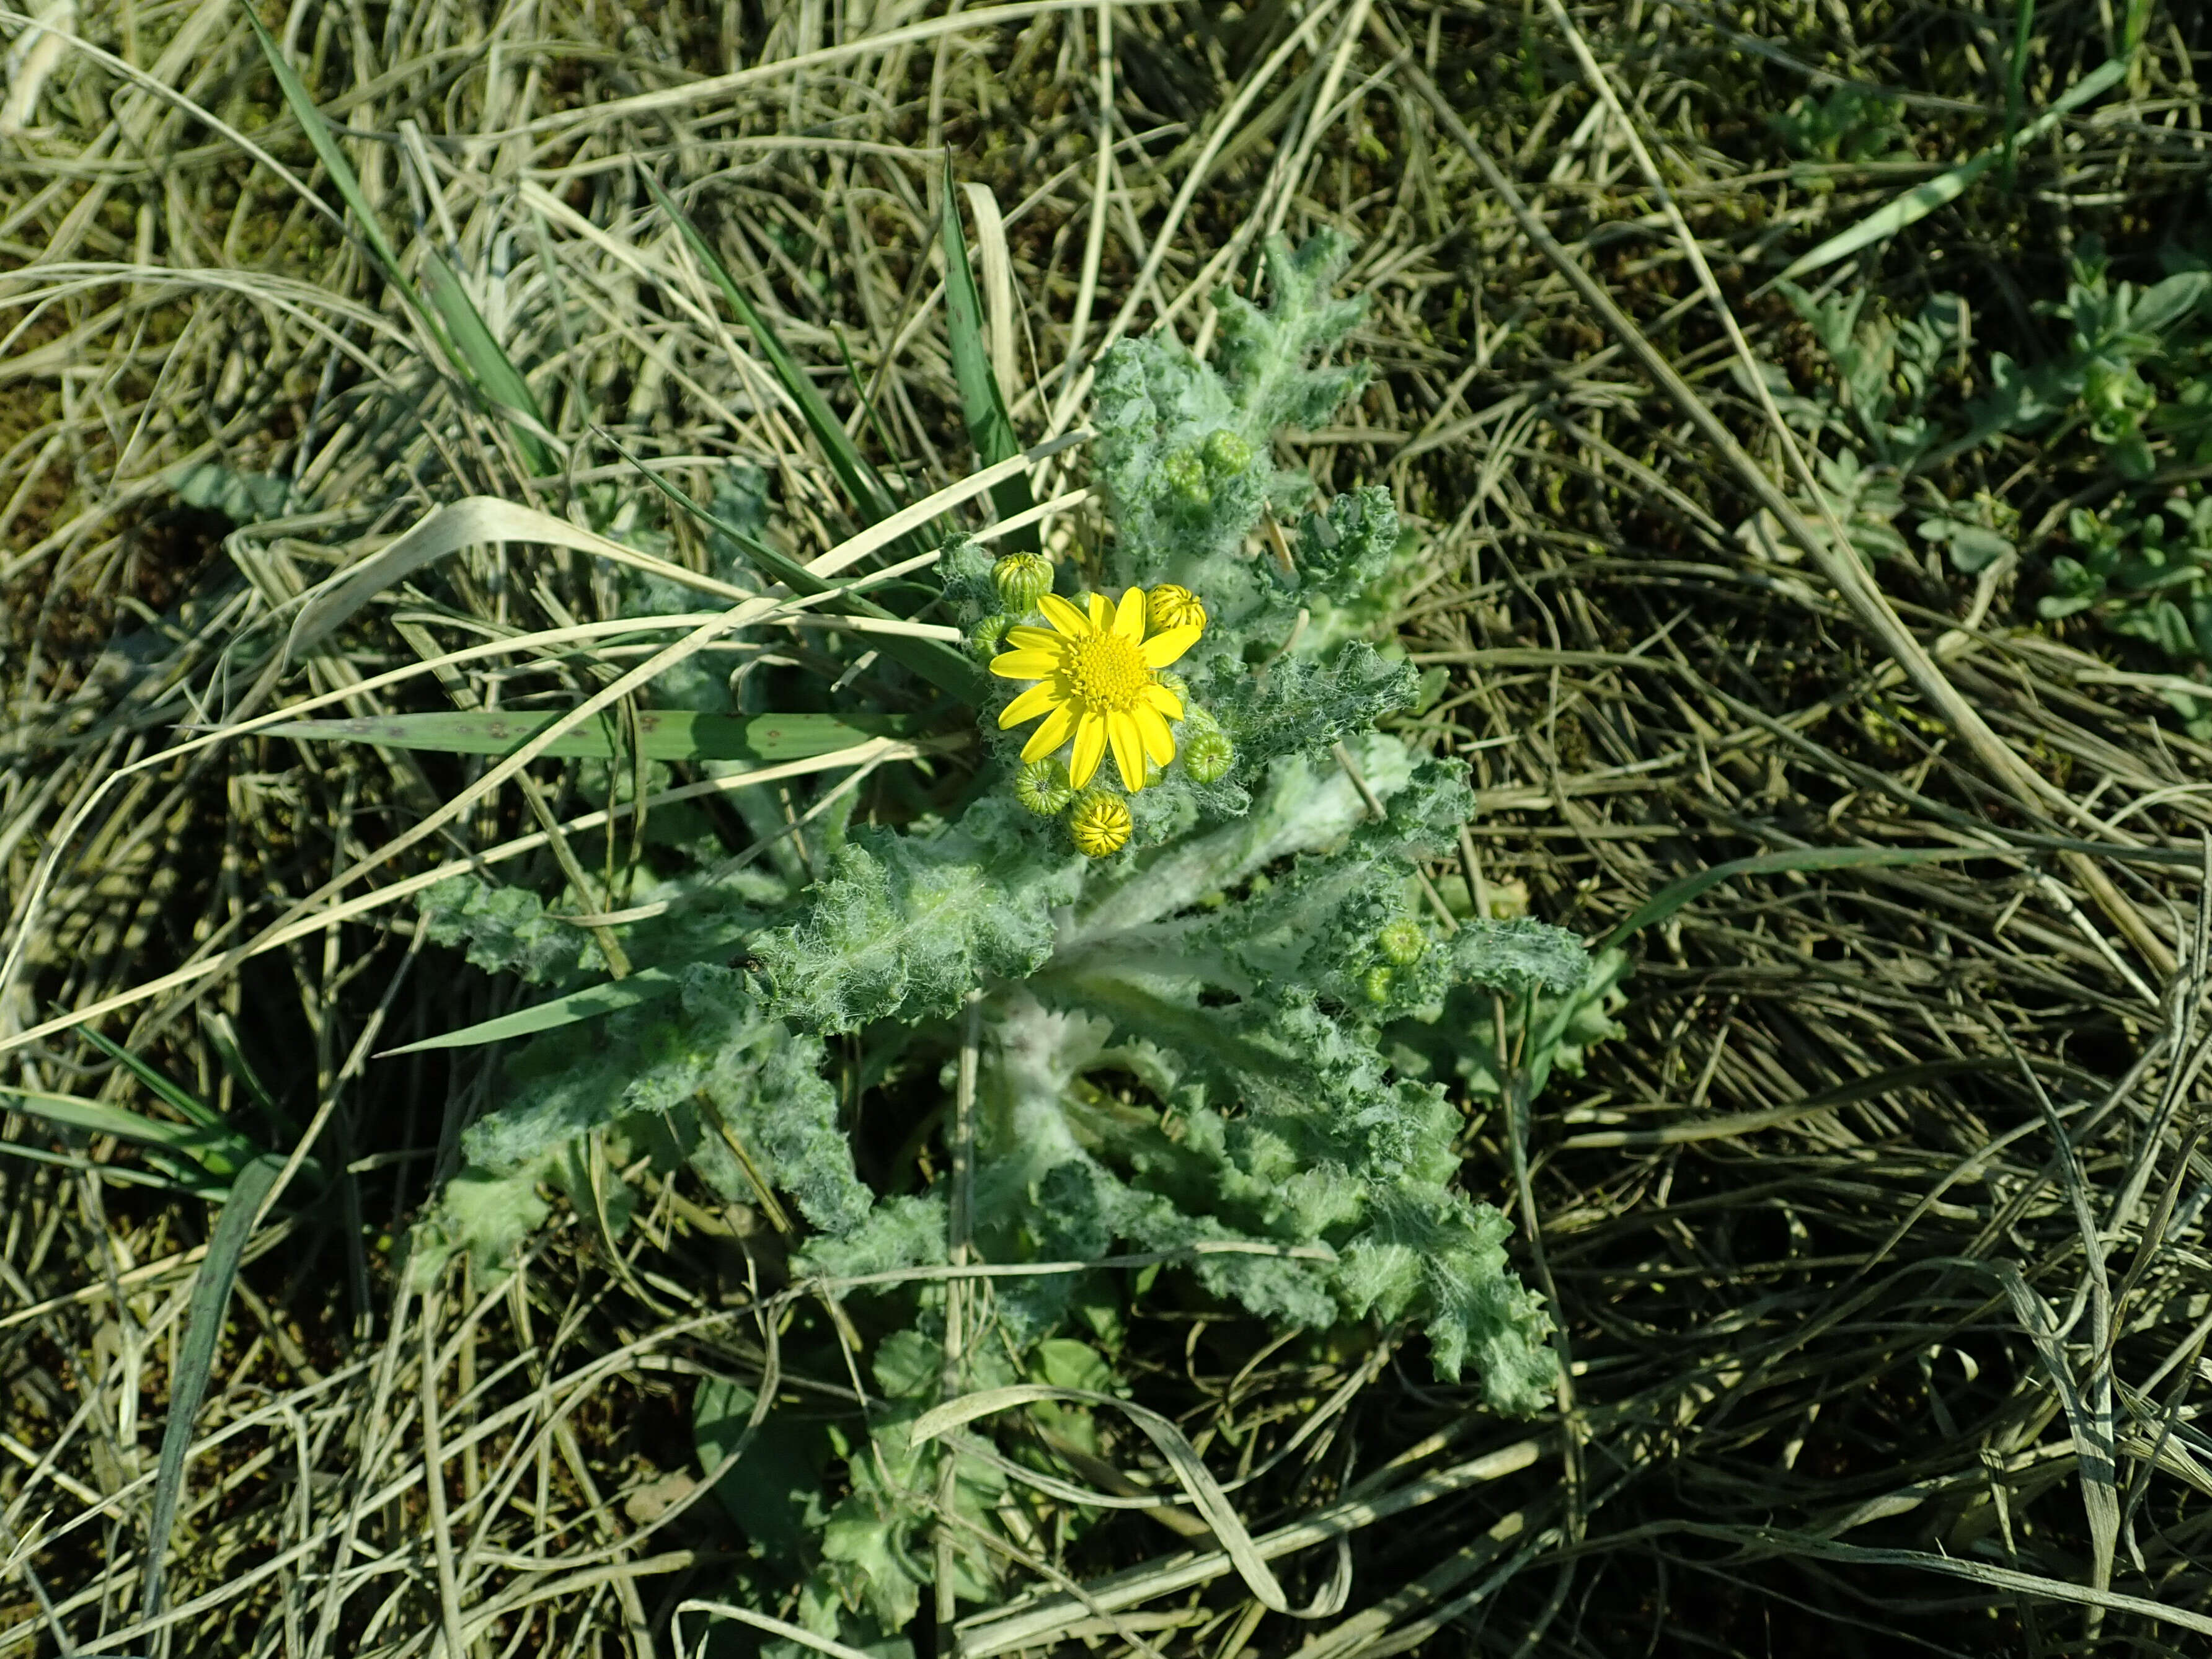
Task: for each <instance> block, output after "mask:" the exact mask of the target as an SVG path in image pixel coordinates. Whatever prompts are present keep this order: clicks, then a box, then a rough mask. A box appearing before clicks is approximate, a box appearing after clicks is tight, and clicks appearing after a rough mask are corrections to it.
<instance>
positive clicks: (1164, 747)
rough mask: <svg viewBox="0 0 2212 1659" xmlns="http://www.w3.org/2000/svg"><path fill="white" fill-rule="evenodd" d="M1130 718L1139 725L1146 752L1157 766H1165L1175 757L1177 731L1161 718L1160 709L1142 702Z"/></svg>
mask: <svg viewBox="0 0 2212 1659" xmlns="http://www.w3.org/2000/svg"><path fill="white" fill-rule="evenodd" d="M1129 718H1130V719H1131V720H1134V721H1135V722H1136V725H1137V732H1138V735H1139V736H1140V737H1142V738H1144V740H1145V752H1146V754H1147V755H1149V756H1151V757H1152V764H1153V765H1155V766H1165V765H1166V764H1167V763H1169V762H1170V761H1171V760H1173V759H1174V758H1175V733H1174V732H1170V731H1169V730H1168V723H1167V722H1166V721H1165V720H1162V719H1161V718H1160V711H1159V710H1158V709H1157V708H1151V707H1148V706H1146V705H1142V704H1140V705H1139V707H1138V708H1136V709H1135V710H1134V711H1133V713H1131V714H1130V716H1129Z"/></svg>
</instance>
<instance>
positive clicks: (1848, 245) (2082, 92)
mask: <svg viewBox="0 0 2212 1659" xmlns="http://www.w3.org/2000/svg"><path fill="white" fill-rule="evenodd" d="M2126 73H2127V64H2126V63H2125V62H2124V60H2122V59H2118V58H2115V59H2113V60H2112V62H2110V63H2108V64H2105V65H2104V66H2103V67H2101V68H2100V69H2098V70H2093V72H2092V73H2091V74H2089V75H2088V76H2086V77H2085V78H2083V79H2082V80H2081V81H2079V82H2075V84H2074V85H2073V86H2071V87H2069V88H2067V89H2066V93H2065V95H2064V96H2063V97H2062V98H2060V99H2059V100H2058V101H2057V103H2055V104H2053V105H2052V106H2051V107H2050V108H2049V109H2047V110H2045V111H2044V112H2043V113H2042V114H2040V115H2039V116H2037V117H2036V118H2035V119H2034V121H2033V122H2032V123H2031V124H2030V125H2028V126H2027V128H2026V129H2025V130H2023V131H2021V134H2020V142H2021V143H2033V142H2034V141H2035V140H2036V139H2038V138H2039V137H2042V136H2043V135H2044V134H2045V133H2046V132H2048V131H2051V128H2052V127H2054V126H2056V125H2057V124H2058V123H2059V121H2061V120H2062V119H2063V118H2065V117H2066V116H2067V115H2068V114H2069V113H2071V112H2073V111H2075V110H2076V109H2078V108H2080V107H2081V106H2082V105H2083V104H2086V103H2087V102H2088V101H2089V100H2091V99H2092V98H2094V97H2095V96H2097V94H2100V93H2101V92H2103V91H2105V90H2106V89H2107V88H2110V87H2111V86H2112V85H2113V84H2114V83H2115V82H2118V80H2119V78H2120V77H2121V76H2124V75H2125V74H2126ZM2004 153H2005V147H2004V145H2002V144H2001V143H2000V144H1992V145H1991V146H1990V148H1989V149H1985V150H1983V151H1982V152H1981V153H1980V154H1979V155H1975V156H1973V157H1972V158H1971V159H1970V160H1968V161H1964V162H1962V163H1960V165H1959V166H1957V167H1954V168H1952V169H1951V171H1950V172H1948V173H1944V174H1942V176H1941V177H1940V178H1936V179H1929V181H1928V182H1927V183H1926V184H1924V185H1915V186H1914V187H1913V188H1912V189H1911V190H1909V191H1905V194H1904V195H1902V196H1900V197H1898V198H1897V199H1896V200H1895V201H1893V202H1890V203H1888V204H1886V205H1884V206H1882V207H1881V208H1878V209H1876V210H1875V211H1874V212H1873V213H1870V214H1869V215H1868V216H1866V217H1865V218H1863V219H1862V220H1860V221H1859V222H1858V223H1857V224H1855V225H1853V226H1852V227H1851V228H1850V229H1849V230H1845V231H1839V232H1838V233H1837V234H1835V235H1833V236H1831V237H1830V238H1828V240H1826V241H1825V242H1823V243H1821V244H1820V246H1818V247H1816V248H1814V250H1813V251H1812V252H1810V253H1807V254H1802V255H1801V256H1800V257H1799V258H1797V259H1796V260H1795V261H1793V262H1792V263H1791V264H1790V268H1789V269H1788V270H1785V271H1784V272H1783V273H1782V280H1784V282H1793V281H1795V280H1796V278H1798V277H1800V276H1803V275H1804V274H1805V273H1806V272H1807V271H1809V270H1819V269H1820V267H1821V266H1822V265H1828V264H1834V263H1835V262H1836V261H1837V260H1838V259H1840V258H1844V256H1846V255H1847V254H1852V253H1856V252H1858V251H1859V250H1860V249H1861V248H1863V247H1864V246H1867V245H1868V244H1869V242H1879V241H1881V240H1882V239H1883V238H1884V237H1887V236H1894V235H1896V234H1897V233H1898V232H1899V231H1900V230H1903V229H1904V228H1905V227H1906V226H1908V225H1911V224H1917V223H1918V222H1920V221H1921V220H1923V219H1925V218H1926V217H1927V216H1929V214H1931V213H1933V212H1935V211H1936V209H1937V208H1939V207H1942V205H1943V204H1945V203H1947V202H1952V201H1955V200H1957V199H1958V198H1959V197H1960V196H1962V195H1964V194H1965V193H1966V187H1967V186H1968V185H1972V183H1973V182H1974V180H1975V179H1978V178H1980V177H1981V176H1982V175H1983V174H1984V173H1987V172H1988V171H1989V170H1990V167H1993V166H1994V165H1996V161H1998V159H1999V158H2000V157H2002V155H2004Z"/></svg>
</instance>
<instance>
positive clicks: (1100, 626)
mask: <svg viewBox="0 0 2212 1659" xmlns="http://www.w3.org/2000/svg"><path fill="white" fill-rule="evenodd" d="M1088 597H1089V599H1090V600H1091V632H1092V633H1094V634H1103V633H1104V632H1106V630H1107V629H1109V628H1111V627H1113V625H1114V607H1113V606H1112V605H1110V604H1109V603H1108V602H1107V599H1106V596H1105V595H1104V594H1103V593H1092V594H1091V595H1089V596H1088Z"/></svg>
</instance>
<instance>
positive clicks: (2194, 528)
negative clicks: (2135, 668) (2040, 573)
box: [2036, 490, 2212, 664]
mask: <svg viewBox="0 0 2212 1659" xmlns="http://www.w3.org/2000/svg"><path fill="white" fill-rule="evenodd" d="M2066 527H2067V535H2068V538H2069V540H2071V541H2072V543H2073V544H2074V547H2075V551H2074V552H2073V553H2070V554H2060V555H2059V556H2057V557H2056V558H2054V559H2052V560H2051V592H2049V593H2047V594H2045V596H2044V597H2043V598H2042V599H2040V600H2039V601H2038V602H2037V605H2036V611H2037V614H2038V615H2039V616H2042V617H2046V618H2053V619H2055V618H2057V617H2070V616H2073V615H2074V614H2075V613H2076V612H2078V611H2095V612H2096V613H2097V615H2098V617H2099V619H2100V621H2102V622H2103V623H2104V625H2105V626H2106V627H2107V628H2109V629H2112V631H2113V632H2114V633H2116V634H2119V635H2124V636H2126V637H2127V638H2130V639H2136V640H2141V641H2144V642H2145V643H2146V644H2148V645H2154V646H2156V647H2158V648H2159V649H2160V650H2161V651H2163V652H2164V653H2166V655H2167V656H2168V657H2170V658H2172V659H2174V660H2175V661H2177V662H2185V663H2205V664H2212V497H2208V496H2206V495H2204V494H2203V492H2202V491H2201V490H2198V491H2192V492H2191V494H2189V495H2177V496H2170V497H2168V498H2167V499H2166V500H2165V501H2160V502H2158V503H2156V504H2155V505H2154V506H2153V507H2151V508H2150V510H2149V511H2148V512H2146V513H2143V514H2142V516H2141V517H2139V518H2138V517H2136V516H2134V515H2132V514H2129V513H2124V512H2121V513H2112V514H2111V515H2109V516H2106V515H2102V514H2099V513H2087V512H2084V511H2082V510H2081V508H2079V507H2076V508H2075V510H2074V511H2073V512H2072V513H2069V514H2068V515H2067V525H2066Z"/></svg>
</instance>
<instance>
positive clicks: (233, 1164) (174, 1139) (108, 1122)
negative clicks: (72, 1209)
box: [0, 1088, 261, 1180]
mask: <svg viewBox="0 0 2212 1659" xmlns="http://www.w3.org/2000/svg"><path fill="white" fill-rule="evenodd" d="M0 1103H4V1104H5V1106H6V1108H7V1109H9V1111H15V1112H21V1113H23V1114H25V1115H27V1116H31V1117H36V1118H43V1119H45V1120H46V1121H47V1122H49V1123H58V1124H59V1125H61V1126H62V1127H64V1128H67V1129H75V1130H77V1131H79V1132H80V1133H84V1134H88V1135H112V1136H113V1137H114V1138H115V1139H118V1140H126V1141H129V1142H131V1144H132V1145H133V1146H148V1147H152V1148H154V1149H155V1150H156V1151H161V1152H174V1153H178V1154H180V1155H181V1156H182V1157H184V1158H189V1159H190V1160H191V1165H192V1167H193V1169H194V1170H195V1171H197V1173H200V1174H203V1175H204V1176H209V1177H212V1178H214V1179H216V1180H228V1179H229V1178H230V1176H232V1175H233V1174H234V1173H235V1172H236V1171H237V1170H240V1169H243V1168H244V1167H245V1166H246V1164H251V1163H252V1161H253V1160H254V1159H255V1158H258V1157H260V1156H261V1149H260V1148H259V1147H258V1146H255V1145H254V1144H253V1143H252V1141H250V1140H247V1139H246V1138H245V1137H244V1136H242V1135H239V1134H235V1133H232V1132H230V1131H229V1130H228V1129H223V1128H220V1127H218V1128H212V1129H210V1128H204V1127H199V1126H197V1125H193V1124H184V1123H167V1122H164V1121H162V1120H161V1119H160V1118H157V1117H145V1116H143V1115H140V1114H139V1113H137V1112H133V1111H131V1110H129V1109H126V1108H124V1107H121V1106H110V1105H108V1104H107V1103H106V1102H104V1101H97V1100H82V1099H80V1098H78V1097H76V1096H75V1095H50V1094H45V1093H41V1092H40V1091H37V1090H34V1089H14V1088H9V1089H0Z"/></svg>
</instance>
